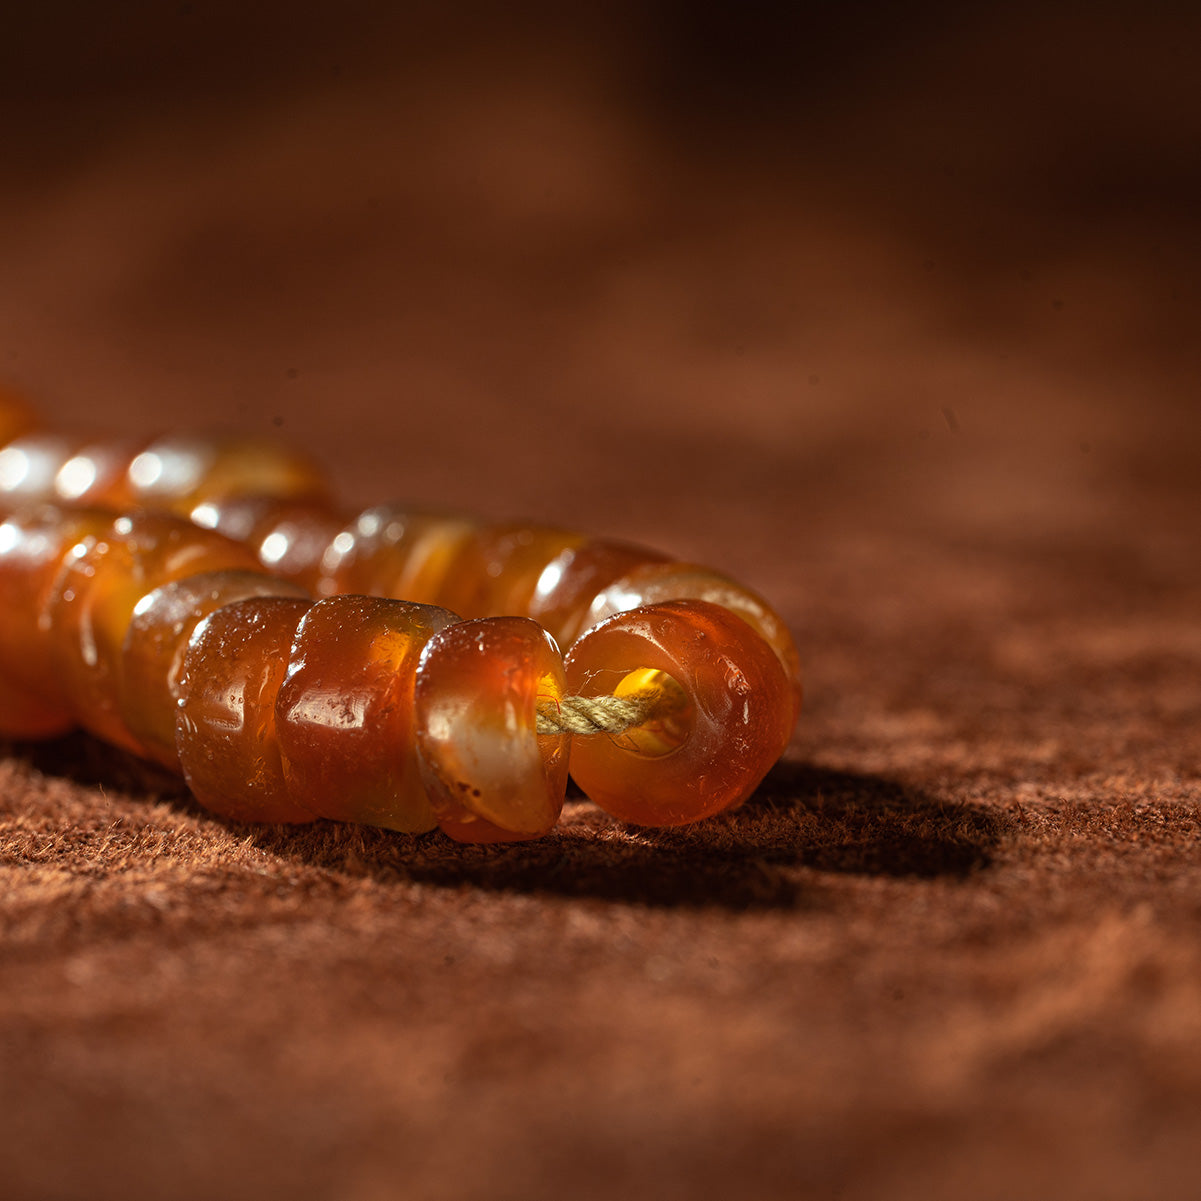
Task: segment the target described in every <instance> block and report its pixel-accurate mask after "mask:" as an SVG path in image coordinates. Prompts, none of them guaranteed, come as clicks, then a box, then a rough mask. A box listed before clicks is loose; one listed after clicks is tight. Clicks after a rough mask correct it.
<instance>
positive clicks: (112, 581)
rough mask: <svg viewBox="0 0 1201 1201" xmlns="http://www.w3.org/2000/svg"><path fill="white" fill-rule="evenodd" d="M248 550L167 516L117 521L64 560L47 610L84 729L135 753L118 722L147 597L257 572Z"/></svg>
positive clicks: (63, 679) (64, 681) (64, 684)
mask: <svg viewBox="0 0 1201 1201" xmlns="http://www.w3.org/2000/svg"><path fill="white" fill-rule="evenodd" d="M256 566H257V564H256V562H255V559H254V556H253V555H251V554H250V552H249V551H248V550H246V549H245V548H244V547H242V546H239V545H238V544H237V543H236V542H231V541H230V540H229V539H228V538H222V537H221V536H220V535H219V534H214V533H211V532H210V531H208V530H201V529H197V528H196V527H195V526H193V525H191V524H190V523H189V522H186V521H184V520H182V519H180V518H175V517H170V516H168V515H167V514H164V513H148V512H136V513H132V514H130V515H128V516H120V517H117V518H115V519H114V518H112V517H111V516H110V519H109V525H108V527H107V528H106V529H103V530H101V531H99V532H97V533H92V534H89V535H88V536H86V537H84V538H82V539H80V540H79V541H78V542H77V543H76V544H75V545H74V546H73V547H72V548H71V549H70V550H68V551H67V553H66V555H65V556H64V558H63V564H62V567H61V569H60V570H59V572H58V575H57V577H56V578H55V581H54V584H53V586H52V589H51V592H50V595H49V597H48V599H47V603H46V610H45V612H46V619H47V620H48V622H49V627H50V632H51V642H52V647H53V653H54V662H55V666H56V670H57V680H58V687H59V688H60V689H61V690H62V693H63V695H64V696H65V697H66V699H67V702H68V704H69V705H70V707H71V709H72V711H73V712H74V714H75V716H76V718H77V720H78V721H79V724H80V725H82V726H84V727H85V728H87V729H88V730H91V731H92V732H93V733H94V734H98V735H99V736H100V737H101V738H105V739H107V740H108V741H110V742H114V743H116V744H117V745H119V746H124V747H126V748H127V749H128V750H132V751H134V752H135V753H136V752H137V750H138V744H137V741H136V739H134V738H133V737H132V735H131V734H130V733H129V732H128V730H126V728H125V723H124V722H123V721H122V720H121V717H120V714H119V702H118V680H119V676H120V670H121V648H122V645H123V643H124V641H125V633H126V631H127V630H128V628H129V624H130V621H131V619H132V617H133V611H134V607H135V606H136V605H137V603H138V601H139V600H141V598H142V597H143V596H145V595H146V593H147V592H149V591H151V590H152V589H154V588H157V587H159V586H160V585H162V584H166V583H170V581H172V580H177V579H181V578H182V577H184V576H188V575H194V574H197V573H199V572H204V571H224V570H230V569H243V570H253V569H254V568H255V567H256Z"/></svg>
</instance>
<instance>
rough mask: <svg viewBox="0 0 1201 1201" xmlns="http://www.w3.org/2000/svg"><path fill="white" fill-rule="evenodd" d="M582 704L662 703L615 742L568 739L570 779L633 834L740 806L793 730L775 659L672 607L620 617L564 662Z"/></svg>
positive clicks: (688, 610) (698, 604)
mask: <svg viewBox="0 0 1201 1201" xmlns="http://www.w3.org/2000/svg"><path fill="white" fill-rule="evenodd" d="M566 670H567V685H568V689H569V690H570V691H571V692H572V693H574V694H576V695H579V696H602V695H606V694H614V695H619V696H620V695H629V694H631V693H635V692H638V691H640V690H641V689H642V688H644V687H648V686H649V687H655V688H658V689H659V690H660V691H661V692H663V693H664V694H665V698H666V702H667V704H666V709H667V711H666V712H665V713H662V712H661V713H653V714H652V717H651V718H650V719H648V720H647V721H646V722H645V723H643V725H642V726H638V727H635V728H633V729H631V730H627V731H626V732H625V733H623V734H615V735H604V734H596V735H591V736H588V737H581V738H576V739H575V740H574V742H573V745H572V750H571V774H572V776H573V777H574V779H575V781H576V783H577V784H578V785H579V786H580V787H581V788H582V789H583V790H584V792H585V793H587V794H588V796H589V797H590V798H591V799H592V800H593V801H594V802H595V803H596V804H597V805H599V806H600V807H601V808H602V809H604V810H606V811H607V812H608V813H611V814H613V815H614V816H615V817H619V818H621V819H623V820H624V821H628V822H633V823H635V824H637V825H647V826H673V825H682V824H684V823H686V822H692V821H698V820H699V819H701V818H703V817H709V816H710V815H712V814H714V813H719V812H721V811H722V810H723V809H729V808H731V807H733V806H735V805H738V804H740V803H741V802H742V801H744V800H746V798H747V797H748V796H750V795H751V793H752V792H753V791H754V790H755V788H756V787H757V786H758V784H759V782H760V781H761V780H762V779H763V777H764V776H765V775H766V774H767V772H768V770H769V769H770V768H771V766H772V764H774V763H775V762H776V760H777V759H778V758H779V757H780V754H781V752H782V751H783V750H784V748H785V746H787V745H788V740H789V738H790V737H791V735H792V729H793V725H794V723H795V710H794V707H793V693H792V688H791V684H790V681H789V680H788V677H787V675H786V674H785V672H784V669H783V667H782V666H781V664H780V661H779V659H778V658H777V657H776V655H775V653H774V652H773V651H772V649H771V648H770V647H769V646H768V645H767V643H766V642H764V641H763V639H762V638H760V637H759V635H758V634H756V633H755V632H754V631H753V630H752V629H751V628H750V626H749V625H747V623H746V622H744V621H743V620H742V619H741V618H739V617H736V616H735V615H734V614H733V613H731V612H730V611H729V610H728V609H725V608H722V607H720V606H718V605H713V604H708V603H706V602H704V601H672V602H669V603H667V604H661V605H651V606H648V607H646V608H643V609H634V610H632V611H630V612H627V613H618V614H615V615H614V616H612V617H610V618H608V619H607V620H606V621H603V622H601V624H600V625H597V626H594V627H593V628H592V629H590V630H588V631H587V632H586V633H585V634H584V635H583V636H582V637H581V638H580V639H579V640H578V641H577V642H576V644H575V645H574V646H573V647H572V648H571V650H570V652H569V653H568V655H567V661H566Z"/></svg>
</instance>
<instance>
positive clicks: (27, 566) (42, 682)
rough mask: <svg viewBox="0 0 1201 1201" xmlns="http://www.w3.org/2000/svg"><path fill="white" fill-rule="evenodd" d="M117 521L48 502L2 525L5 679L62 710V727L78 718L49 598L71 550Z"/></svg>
mask: <svg viewBox="0 0 1201 1201" xmlns="http://www.w3.org/2000/svg"><path fill="white" fill-rule="evenodd" d="M112 521H113V515H112V514H111V513H108V512H104V511H102V510H94V509H58V508H55V507H53V506H50V505H43V506H38V507H36V508H33V509H29V510H21V511H19V512H16V513H13V514H11V515H9V516H8V517H6V518H5V520H4V521H3V523H0V613H2V614H3V620H2V621H0V677H3V678H4V680H5V681H6V682H7V683H9V684H10V685H12V686H13V687H14V688H15V689H25V690H27V691H28V692H29V693H30V695H31V696H32V697H36V698H40V699H41V700H42V701H45V702H46V703H47V704H48V705H49V706H51V707H52V708H53V709H54V710H57V712H58V713H59V721H58V723H57V724H58V725H59V726H60V727H61V728H63V729H69V728H70V727H71V726H73V725H74V724H75V721H74V718H73V717H72V711H71V705H70V703H69V701H68V700H67V698H66V697H65V695H64V693H63V689H62V687H61V682H60V679H59V674H58V672H57V670H56V667H55V651H54V641H55V638H56V636H57V632H56V631H55V630H54V628H53V624H52V621H51V618H50V614H49V604H50V599H51V597H52V595H53V593H54V587H55V581H56V580H57V578H58V576H59V574H60V573H61V571H62V564H63V559H64V557H65V556H66V554H67V553H68V551H69V550H70V549H71V548H73V547H86V546H88V545H90V544H91V541H92V540H93V539H94V538H96V537H97V536H98V535H100V534H101V533H103V532H104V531H105V530H107V529H109V528H110V527H111V525H112Z"/></svg>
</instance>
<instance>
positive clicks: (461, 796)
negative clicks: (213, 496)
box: [0, 507, 570, 842]
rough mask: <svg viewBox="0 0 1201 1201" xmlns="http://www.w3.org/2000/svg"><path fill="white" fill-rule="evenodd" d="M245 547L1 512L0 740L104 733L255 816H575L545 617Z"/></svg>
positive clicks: (159, 518) (550, 820)
mask: <svg viewBox="0 0 1201 1201" xmlns="http://www.w3.org/2000/svg"><path fill="white" fill-rule="evenodd" d="M254 566H255V564H254V560H253V557H252V556H251V555H250V554H249V552H248V551H247V550H246V549H245V548H244V547H242V546H240V545H238V544H237V543H235V542H232V541H230V540H229V539H227V538H224V537H222V536H221V535H219V534H214V533H212V532H211V531H207V530H202V529H199V528H197V527H196V526H193V525H192V524H190V523H189V522H187V521H185V520H183V519H181V518H175V517H171V516H169V515H167V514H162V513H153V512H146V511H139V512H135V513H132V514H126V515H114V514H112V513H109V512H104V511H101V510H96V509H75V510H58V509H53V508H48V507H43V508H41V509H38V510H36V511H25V512H18V513H12V514H9V515H8V517H7V519H6V520H4V521H3V523H0V606H3V607H4V609H5V611H6V612H7V613H9V614H11V616H12V620H11V621H5V623H4V624H3V627H2V629H0V697H2V698H3V704H0V732H3V733H5V734H8V735H10V736H11V735H18V736H38V735H48V734H53V733H57V732H61V731H63V730H65V729H68V728H70V727H71V726H72V725H75V724H78V725H82V726H83V727H85V728H86V729H88V730H90V731H92V732H93V733H94V734H97V735H99V736H100V737H102V738H105V739H107V740H108V741H110V742H113V743H116V744H117V745H120V746H123V747H125V748H127V749H129V750H132V751H134V752H135V753H138V754H141V755H143V756H145V757H147V758H151V759H154V760H157V761H158V762H160V763H162V764H164V765H166V766H168V767H172V768H174V769H175V770H177V771H180V772H182V774H183V775H184V776H185V778H186V779H187V782H188V786H189V787H190V788H191V790H192V792H193V793H194V795H195V796H196V798H197V800H198V801H200V803H201V804H202V805H204V806H205V807H206V808H208V809H211V810H212V811H214V812H216V813H219V814H222V815H224V816H227V817H231V818H235V819H238V820H245V821H279V822H304V821H311V820H313V819H314V818H315V817H327V818H334V819H338V820H344V821H357V822H365V823H370V824H373V825H378V826H385V827H388V828H392V829H399V830H408V831H421V830H430V829H433V828H435V826H440V827H441V828H442V829H443V830H444V831H446V832H447V833H448V834H450V835H451V836H452V837H454V838H458V839H460V840H464V841H472V842H492V841H498V840H506V839H517V838H531V837H536V836H537V835H539V834H543V833H545V832H546V831H547V830H549V829H550V828H551V827H552V826H553V825H554V824H555V822H556V821H557V819H558V816H559V812H560V810H561V808H562V804H563V796H564V793H565V790H566V784H567V762H568V745H569V741H570V736H569V735H568V734H566V733H561V732H560V733H554V732H552V733H547V732H540V731H539V730H538V720H537V714H538V710H539V707H540V706H547V705H551V706H553V705H555V704H557V703H558V702H559V701H560V699H561V697H562V696H563V692H564V673H563V664H562V660H561V658H560V656H559V653H558V650H557V648H556V647H555V646H554V644H553V642H552V641H551V640H550V638H549V637H548V636H547V635H546V633H545V631H543V630H542V629H541V627H540V626H538V625H537V624H536V623H535V622H533V621H530V620H529V619H528V618H520V617H505V618H492V619H485V620H479V621H468V622H461V621H459V620H458V619H457V618H456V616H455V615H454V614H452V613H449V612H447V611H446V610H444V609H439V608H436V607H434V606H429V605H418V604H412V603H410V602H406V601H398V600H389V599H385V598H380V597H360V596H339V597H329V598H326V599H323V600H319V601H316V602H314V601H313V600H312V599H311V598H309V597H307V596H306V595H305V593H304V591H303V590H302V589H300V588H298V587H297V586H295V585H293V584H289V583H288V582H286V581H281V580H279V579H276V578H274V577H271V576H267V575H265V574H263V573H261V572H258V571H256V570H254Z"/></svg>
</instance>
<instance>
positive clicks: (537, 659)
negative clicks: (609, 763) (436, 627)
mask: <svg viewBox="0 0 1201 1201" xmlns="http://www.w3.org/2000/svg"><path fill="white" fill-rule="evenodd" d="M563 690H564V680H563V664H562V660H561V658H560V656H559V652H558V649H557V648H556V647H555V644H554V642H553V641H552V640H551V639H550V637H549V635H547V633H546V632H545V630H543V629H542V628H541V626H539V625H538V624H537V623H536V622H533V621H530V620H529V619H528V618H524V617H495V618H487V619H483V620H478V621H464V622H460V623H459V624H457V625H452V626H448V627H447V628H446V629H444V630H442V631H441V632H439V633H437V634H435V635H434V636H433V638H431V639H430V641H429V643H428V644H427V646H426V648H425V651H424V653H423V654H422V657H421V664H420V667H419V669H418V672H417V692H416V718H417V751H418V755H419V759H420V764H421V772H422V777H423V779H424V781H425V785H426V790H427V792H428V793H429V798H430V803H431V804H432V806H433V809H434V813H435V814H436V815H437V818H438V824H439V826H441V828H442V829H443V830H444V831H445V832H446V833H447V834H449V835H450V837H451V838H456V839H459V840H460V841H464V842H501V841H509V840H513V839H522V838H536V837H537V836H538V835H539V834H544V833H546V831H547V830H549V829H550V828H551V827H552V826H553V825H554V824H555V822H556V821H558V818H559V813H560V812H561V810H562V807H563V798H564V795H565V792H566V787H567V751H568V745H569V737H568V735H566V734H539V733H538V731H537V710H538V706H539V704H540V703H549V704H557V703H558V702H559V700H560V698H561V697H562V696H563Z"/></svg>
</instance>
